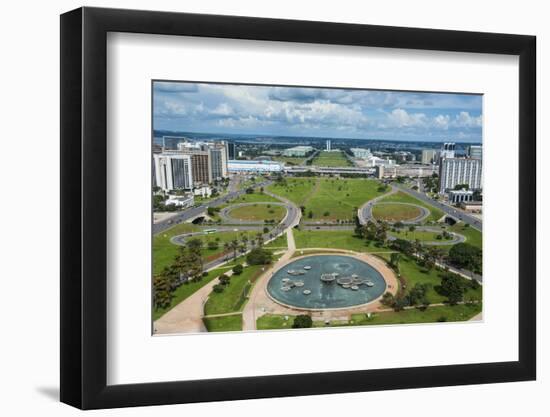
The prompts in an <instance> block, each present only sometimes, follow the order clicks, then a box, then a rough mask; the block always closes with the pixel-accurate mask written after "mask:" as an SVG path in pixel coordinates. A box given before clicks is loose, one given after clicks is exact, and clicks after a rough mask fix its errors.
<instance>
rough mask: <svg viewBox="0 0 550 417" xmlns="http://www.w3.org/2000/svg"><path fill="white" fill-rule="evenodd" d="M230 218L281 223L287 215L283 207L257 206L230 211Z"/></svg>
mask: <svg viewBox="0 0 550 417" xmlns="http://www.w3.org/2000/svg"><path fill="white" fill-rule="evenodd" d="M228 214H229V216H231V217H232V218H234V219H240V220H275V221H276V222H280V221H281V220H282V218H283V217H284V216H285V214H286V209H285V208H284V207H283V206H273V205H269V204H255V205H253V206H244V207H236V208H234V209H231V210H230V211H229V213H228Z"/></svg>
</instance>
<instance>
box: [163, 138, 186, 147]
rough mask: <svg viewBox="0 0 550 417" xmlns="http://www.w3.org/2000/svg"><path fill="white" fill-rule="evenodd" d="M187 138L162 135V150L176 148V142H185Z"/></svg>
mask: <svg viewBox="0 0 550 417" xmlns="http://www.w3.org/2000/svg"><path fill="white" fill-rule="evenodd" d="M186 140H187V139H186V138H185V137H183V136H163V137H162V150H163V151H174V150H177V149H178V144H179V143H181V142H185V141H186Z"/></svg>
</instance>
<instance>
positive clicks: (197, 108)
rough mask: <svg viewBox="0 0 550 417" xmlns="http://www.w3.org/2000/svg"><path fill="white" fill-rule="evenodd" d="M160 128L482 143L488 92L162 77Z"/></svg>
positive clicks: (157, 94) (157, 86)
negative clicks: (484, 98)
mask: <svg viewBox="0 0 550 417" xmlns="http://www.w3.org/2000/svg"><path fill="white" fill-rule="evenodd" d="M153 110H154V111H153V128H154V130H169V131H188V132H196V133H211V134H236V135H238V134H242V135H273V136H288V137H296V136H303V137H311V138H315V137H319V138H322V137H330V138H334V139H364V140H396V141H423V142H442V141H448V140H453V141H457V142H463V143H481V142H482V117H483V116H482V96H481V95H473V94H454V93H453V94H450V93H424V92H401V91H380V90H351V89H338V88H309V87H280V86H257V85H237V84H213V83H188V82H164V81H155V82H154V84H153Z"/></svg>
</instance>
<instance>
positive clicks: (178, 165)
mask: <svg viewBox="0 0 550 417" xmlns="http://www.w3.org/2000/svg"><path fill="white" fill-rule="evenodd" d="M153 160H154V173H155V181H154V184H155V185H157V186H159V187H160V188H162V189H163V190H164V191H171V190H181V189H184V190H190V189H192V188H193V174H192V170H191V156H190V155H184V154H176V153H169V154H165V153H161V154H154V155H153Z"/></svg>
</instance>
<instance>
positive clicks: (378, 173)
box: [374, 165, 384, 179]
mask: <svg viewBox="0 0 550 417" xmlns="http://www.w3.org/2000/svg"><path fill="white" fill-rule="evenodd" d="M374 176H375V177H376V178H378V179H382V178H384V165H378V166H377V167H375V169H374Z"/></svg>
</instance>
